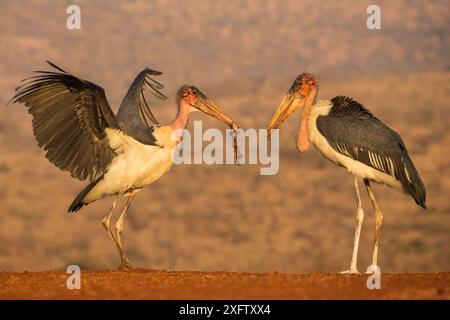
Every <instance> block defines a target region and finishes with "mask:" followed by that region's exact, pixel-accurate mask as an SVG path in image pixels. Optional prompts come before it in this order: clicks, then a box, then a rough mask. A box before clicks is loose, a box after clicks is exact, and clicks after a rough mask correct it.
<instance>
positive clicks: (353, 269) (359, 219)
mask: <svg viewBox="0 0 450 320" xmlns="http://www.w3.org/2000/svg"><path fill="white" fill-rule="evenodd" d="M353 186H354V188H355V198H356V216H355V218H356V227H355V239H354V241H353V254H352V261H351V262H350V268H349V269H348V270H345V271H342V272H341V273H345V274H348V273H359V271H358V268H357V260H358V247H359V238H360V235H361V227H362V224H363V220H364V211H363V209H362V203H361V196H360V194H359V187H358V178H357V177H356V176H353Z"/></svg>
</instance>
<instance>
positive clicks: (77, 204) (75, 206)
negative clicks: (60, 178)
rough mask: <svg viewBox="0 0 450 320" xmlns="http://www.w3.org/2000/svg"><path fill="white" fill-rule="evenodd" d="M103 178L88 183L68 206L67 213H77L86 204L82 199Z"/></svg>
mask: <svg viewBox="0 0 450 320" xmlns="http://www.w3.org/2000/svg"><path fill="white" fill-rule="evenodd" d="M102 178H103V176H102V177H100V178H98V179H97V180H95V181H93V182H91V183H89V184H88V185H87V186H86V187H85V188H84V189H83V190H81V192H80V193H79V194H78V195H77V196H76V198H75V199H74V200H73V202H72V204H71V205H70V207H69V209H68V210H67V211H68V212H77V211H78V210H80V209H81V208H83V207H84V206H85V205H87V203H85V202H84V198H85V197H86V196H87V194H88V193H89V192H90V191H91V190H92V188H94V187H95V185H96V184H97V183H98V182H99V181H100V180H101V179H102Z"/></svg>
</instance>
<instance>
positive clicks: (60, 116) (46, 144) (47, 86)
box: [12, 62, 118, 181]
mask: <svg viewBox="0 0 450 320" xmlns="http://www.w3.org/2000/svg"><path fill="white" fill-rule="evenodd" d="M48 63H49V64H50V65H51V66H53V67H54V68H55V69H57V71H36V72H37V73H38V75H36V76H33V77H31V78H28V79H25V80H24V83H23V84H22V85H21V86H19V87H18V88H16V94H15V95H14V97H13V98H12V101H13V102H20V103H24V104H25V106H26V107H28V112H29V113H30V114H31V115H32V116H33V132H34V135H35V137H36V140H37V142H38V145H39V147H41V148H43V149H44V150H45V151H46V155H45V156H46V157H47V159H49V161H50V162H52V163H53V164H55V165H56V166H57V167H58V168H60V169H61V170H65V171H69V172H70V173H71V175H72V176H73V177H75V178H78V179H80V180H85V179H87V178H89V179H90V180H91V181H95V180H96V179H98V178H99V177H101V176H102V175H103V174H104V172H105V170H106V167H107V166H108V164H109V163H110V162H111V160H112V158H113V157H114V151H113V150H112V149H111V148H110V147H109V143H108V139H107V137H106V134H105V131H104V130H105V128H118V125H117V122H116V118H115V116H114V113H113V112H112V110H111V108H110V106H109V104H108V101H107V99H106V96H105V91H104V90H103V89H102V88H101V87H99V86H97V85H95V84H94V83H91V82H89V81H86V80H82V79H79V78H77V77H75V76H73V75H71V74H69V73H68V72H66V71H64V70H62V69H61V68H59V67H57V66H56V65H54V64H52V63H51V62H48Z"/></svg>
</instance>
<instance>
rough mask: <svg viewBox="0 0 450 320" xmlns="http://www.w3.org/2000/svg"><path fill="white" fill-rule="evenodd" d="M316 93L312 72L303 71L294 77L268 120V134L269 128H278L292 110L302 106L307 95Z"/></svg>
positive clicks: (315, 82)
mask: <svg viewBox="0 0 450 320" xmlns="http://www.w3.org/2000/svg"><path fill="white" fill-rule="evenodd" d="M316 93H317V81H316V80H315V79H314V77H313V76H312V74H310V73H307V72H304V73H302V74H300V75H299V76H298V77H297V78H295V80H294V82H293V83H292V85H291V87H290V88H289V90H288V92H287V93H286V95H285V96H284V98H283V100H282V101H281V103H280V105H279V106H278V108H277V110H276V111H275V114H274V115H273V117H272V120H271V121H270V124H269V127H268V128H267V130H268V135H269V136H270V130H271V129H277V128H279V127H280V126H281V124H282V123H283V122H284V120H286V119H287V117H288V116H289V115H290V114H291V113H292V112H294V111H295V110H296V109H298V108H300V107H303V106H304V105H305V103H306V100H307V99H306V98H307V97H309V96H311V95H312V94H316Z"/></svg>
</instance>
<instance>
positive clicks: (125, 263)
mask: <svg viewBox="0 0 450 320" xmlns="http://www.w3.org/2000/svg"><path fill="white" fill-rule="evenodd" d="M135 195H136V193H131V194H130V196H129V198H128V200H127V203H126V204H125V207H124V208H123V210H122V213H121V214H120V216H119V219H117V222H116V238H117V241H116V245H117V249H118V250H119V253H120V259H121V264H120V268H119V269H123V270H126V269H129V268H131V263H130V261H129V260H128V258H127V256H126V254H125V251H124V249H123V242H122V231H123V223H124V221H125V218H126V216H127V212H128V208H129V207H130V204H131V201H132V200H133V199H134V197H135Z"/></svg>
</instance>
